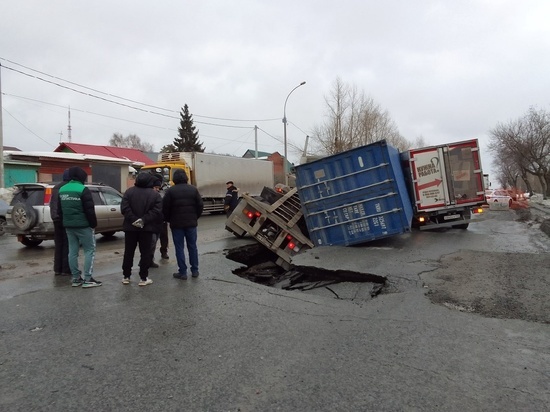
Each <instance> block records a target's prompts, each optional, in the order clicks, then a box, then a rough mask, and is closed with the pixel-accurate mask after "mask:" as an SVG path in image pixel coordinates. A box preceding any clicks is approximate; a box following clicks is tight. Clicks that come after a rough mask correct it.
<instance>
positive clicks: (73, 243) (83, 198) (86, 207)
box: [59, 166, 101, 288]
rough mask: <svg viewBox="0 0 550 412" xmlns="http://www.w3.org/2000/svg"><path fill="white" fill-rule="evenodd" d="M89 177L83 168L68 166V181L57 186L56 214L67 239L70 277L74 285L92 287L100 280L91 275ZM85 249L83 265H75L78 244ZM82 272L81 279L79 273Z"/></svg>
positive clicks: (92, 218) (92, 223) (93, 223)
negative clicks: (80, 267)
mask: <svg viewBox="0 0 550 412" xmlns="http://www.w3.org/2000/svg"><path fill="white" fill-rule="evenodd" d="M87 179H88V174H87V173H86V171H85V170H84V169H82V168H80V167H78V166H75V167H71V168H70V169H69V182H67V183H66V184H65V185H63V186H62V187H61V188H60V189H59V206H60V207H59V213H60V215H61V221H62V222H63V227H64V228H65V231H66V232H67V239H68V241H69V267H70V268H71V274H72V276H73V283H72V285H73V286H82V287H83V288H92V287H95V286H101V282H100V281H98V280H95V279H94V278H93V277H92V272H93V270H94V259H95V232H94V228H95V227H96V226H97V218H96V215H95V207H94V199H93V198H92V192H91V191H90V189H88V188H87V187H86V186H85V185H84V183H85V182H86V180H87ZM81 245H82V250H83V251H84V266H83V269H82V270H80V269H79V267H78V252H79V250H80V246H81ZM82 272H84V281H82V279H81V277H80V275H81V274H82Z"/></svg>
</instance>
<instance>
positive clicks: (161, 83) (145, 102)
mask: <svg viewBox="0 0 550 412" xmlns="http://www.w3.org/2000/svg"><path fill="white" fill-rule="evenodd" d="M0 15H1V21H2V22H1V24H0V59H1V60H0V63H1V64H2V66H3V67H2V70H1V88H2V106H3V111H2V120H3V141H4V145H5V146H16V147H18V148H20V149H22V150H25V151H29V150H46V151H49V150H53V149H54V148H55V147H57V145H58V143H59V142H60V141H68V107H69V106H70V108H71V110H70V114H71V118H70V124H71V128H72V132H71V138H72V141H73V142H75V143H90V144H108V142H109V139H110V137H111V136H112V135H113V133H121V134H122V135H124V136H126V135H128V134H137V135H138V136H139V137H140V138H141V139H142V140H143V141H146V142H149V143H152V144H153V145H154V148H155V150H157V151H158V150H159V149H160V148H161V147H162V146H164V145H166V144H170V143H172V141H173V139H174V137H176V135H177V128H178V125H179V117H180V116H179V112H180V110H181V107H182V106H183V105H184V104H186V103H187V104H188V105H189V109H190V112H191V114H192V115H193V118H194V120H195V125H196V127H197V129H198V130H199V134H200V141H201V142H202V143H203V145H204V146H205V147H206V151H207V152H212V151H213V152H216V153H221V154H226V153H227V154H233V155H238V156H241V155H242V154H243V153H244V152H245V151H246V150H247V149H254V147H255V133H254V126H255V125H257V126H258V127H259V130H258V132H257V140H258V150H260V151H266V152H274V151H278V152H280V153H283V151H284V145H283V123H282V121H281V119H282V117H283V109H284V103H285V99H286V97H287V95H288V93H289V92H290V91H291V90H292V89H293V88H294V87H295V86H297V85H298V84H300V83H301V82H302V81H306V84H305V85H303V86H301V87H299V88H298V89H296V90H295V91H294V92H293V93H292V94H291V95H290V97H289V99H288V102H287V105H286V116H287V119H288V122H289V123H288V129H287V136H288V154H289V158H290V160H291V161H293V162H297V161H298V159H299V155H300V153H299V150H301V149H303V146H304V144H305V140H306V139H305V137H306V135H307V134H310V132H311V131H312V129H313V127H314V126H315V125H319V124H321V123H322V122H323V121H324V115H325V104H324V96H327V95H328V94H329V93H330V91H331V87H332V85H333V84H334V81H335V80H336V78H338V77H339V78H340V79H341V80H342V81H343V82H344V83H347V84H350V85H353V86H356V87H357V88H358V89H359V90H360V91H364V92H365V94H366V95H367V96H369V97H372V98H373V99H374V101H375V102H377V103H378V104H380V106H381V107H382V108H383V109H385V110H387V111H388V112H389V114H390V116H391V117H392V119H393V120H394V121H395V122H396V124H397V127H398V128H399V131H400V133H401V134H402V135H403V136H404V137H405V138H407V139H408V140H411V141H412V140H414V139H415V138H416V137H418V136H423V137H424V139H425V141H426V142H427V143H428V144H433V145H435V144H442V143H449V142H453V141H458V140H465V139H471V138H478V139H480V142H481V144H482V161H483V166H484V170H485V171H486V172H488V171H490V169H491V162H492V158H491V157H490V156H489V153H488V151H487V150H486V145H487V142H488V136H489V130H491V129H492V128H494V127H495V126H496V125H497V124H498V123H499V122H508V121H509V120H512V119H516V118H518V117H520V116H522V115H524V114H525V113H526V112H527V111H528V109H529V107H530V106H535V107H538V108H541V109H545V110H549V109H550V107H549V104H550V75H549V73H550V24H548V21H550V2H549V1H547V0H540V1H528V0H526V1H521V2H520V1H517V0H513V1H496V0H470V1H468V0H460V1H458V0H455V1H451V0H449V1H408V0H403V1H374V0H364V1H360V0H356V1H348V0H340V1H337V2H335V1H330V2H329V1H324V0H318V1H313V0H301V1H296V0H293V1H287V0H277V1H268V0H263V1H261V0H256V1H253V0H232V1H223V0H218V1H212V0H200V1H174V0H171V1H165V0H157V1H142V0H131V1H130V0H124V1H119V0H110V1H104V0H95V1H81V0H48V1H44V0H18V1H4V2H3V3H2V6H1V7H0ZM61 86H63V87H61ZM115 102H116V103H115ZM117 103H118V104H117Z"/></svg>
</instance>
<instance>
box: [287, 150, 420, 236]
mask: <svg viewBox="0 0 550 412" xmlns="http://www.w3.org/2000/svg"><path fill="white" fill-rule="evenodd" d="M296 187H297V189H298V194H299V196H300V200H301V203H302V211H303V213H304V217H305V220H306V225H307V228H308V230H309V235H310V238H311V241H312V242H313V243H314V244H315V245H316V246H328V245H344V246H348V245H354V244H358V243H364V242H368V241H371V240H376V239H381V238H384V237H388V236H394V235H399V234H402V233H405V232H409V231H410V230H411V221H412V216H413V209H412V204H411V201H410V198H409V194H408V191H407V186H406V183H405V177H404V174H403V170H402V168H401V163H400V157H399V151H398V150H397V149H396V148H394V147H392V146H389V145H388V144H387V143H386V141H385V140H381V141H379V142H376V143H372V144H369V145H366V146H362V147H358V148H355V149H352V150H348V151H347V152H343V153H338V154H336V155H333V156H329V157H326V158H323V159H320V160H316V161H314V162H311V163H306V164H303V165H299V166H297V167H296Z"/></svg>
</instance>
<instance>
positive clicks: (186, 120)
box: [173, 103, 206, 152]
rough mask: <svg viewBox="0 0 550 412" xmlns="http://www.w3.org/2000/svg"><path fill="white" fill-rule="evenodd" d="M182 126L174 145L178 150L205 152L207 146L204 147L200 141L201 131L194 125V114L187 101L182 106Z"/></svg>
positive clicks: (179, 128)
mask: <svg viewBox="0 0 550 412" xmlns="http://www.w3.org/2000/svg"><path fill="white" fill-rule="evenodd" d="M180 115H181V120H180V127H178V137H176V138H174V144H173V147H174V148H175V151H177V152H204V150H205V149H206V147H202V143H201V142H199V131H198V130H197V131H195V126H193V115H191V114H189V107H188V106H187V103H186V104H185V105H184V106H183V107H182V109H181V112H180Z"/></svg>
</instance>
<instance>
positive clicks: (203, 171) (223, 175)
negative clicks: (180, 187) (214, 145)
mask: <svg viewBox="0 0 550 412" xmlns="http://www.w3.org/2000/svg"><path fill="white" fill-rule="evenodd" d="M176 169H183V170H185V172H186V173H187V176H188V177H189V183H190V184H192V185H193V186H195V187H197V189H199V193H200V194H201V196H202V199H203V201H204V212H209V213H223V211H224V210H223V201H224V198H225V194H226V191H227V188H226V185H225V183H226V182H227V181H229V180H231V181H233V182H234V183H235V186H236V187H237V188H239V194H240V195H241V194H242V193H248V194H250V195H251V196H259V195H260V194H261V192H262V190H263V188H264V186H268V187H273V186H274V176H273V162H271V161H270V160H259V159H249V158H244V157H235V156H224V155H218V154H212V153H201V152H174V153H160V154H159V155H158V162H157V163H155V164H152V165H147V166H143V167H142V168H141V170H143V171H146V170H149V171H154V172H156V173H160V174H162V175H163V177H164V181H165V183H167V184H168V183H169V184H172V176H173V172H174V170H176Z"/></svg>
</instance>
